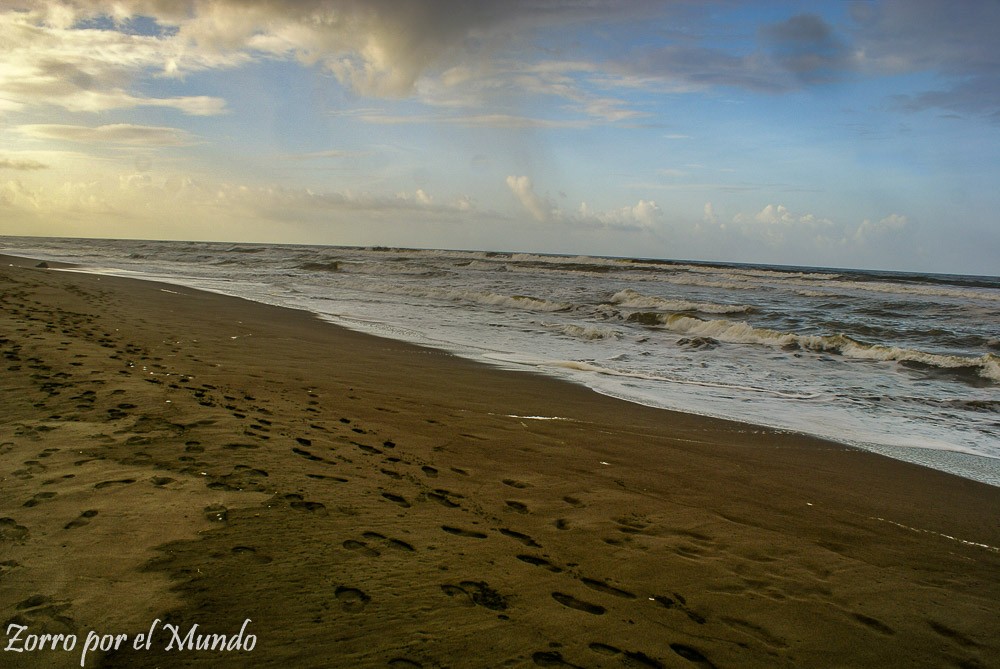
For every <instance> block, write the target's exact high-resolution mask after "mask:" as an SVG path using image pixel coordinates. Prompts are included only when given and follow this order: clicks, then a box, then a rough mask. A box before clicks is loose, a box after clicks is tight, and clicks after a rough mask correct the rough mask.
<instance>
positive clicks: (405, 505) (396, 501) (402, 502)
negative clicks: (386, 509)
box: [382, 492, 410, 509]
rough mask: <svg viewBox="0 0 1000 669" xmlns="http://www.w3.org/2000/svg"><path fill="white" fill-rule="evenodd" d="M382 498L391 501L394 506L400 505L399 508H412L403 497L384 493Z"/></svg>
mask: <svg viewBox="0 0 1000 669" xmlns="http://www.w3.org/2000/svg"><path fill="white" fill-rule="evenodd" d="M382 497H385V498H386V499H387V500H389V501H390V502H392V503H393V504H398V505H399V506H401V507H403V508H404V509H409V508H410V503H409V502H407V501H406V498H405V497H401V496H400V495H394V494H393V493H391V492H384V493H382Z"/></svg>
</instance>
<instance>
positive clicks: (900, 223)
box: [853, 214, 909, 244]
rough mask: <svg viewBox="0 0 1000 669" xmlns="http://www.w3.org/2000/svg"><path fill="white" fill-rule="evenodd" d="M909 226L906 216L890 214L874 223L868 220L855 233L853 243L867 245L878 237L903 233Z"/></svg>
mask: <svg viewBox="0 0 1000 669" xmlns="http://www.w3.org/2000/svg"><path fill="white" fill-rule="evenodd" d="M908 224H909V221H908V219H907V218H906V216H903V215H901V214H889V215H888V216H886V217H885V218H883V219H880V220H879V221H877V222H874V223H873V222H872V221H871V220H869V219H867V218H866V219H865V220H863V221H862V222H861V225H859V226H858V229H857V230H856V231H855V232H854V235H853V241H854V242H856V243H858V244H866V243H868V242H869V241H871V240H872V239H875V238H878V237H883V236H886V235H894V234H898V233H901V232H902V231H903V230H904V229H905V228H906V227H907V225H908Z"/></svg>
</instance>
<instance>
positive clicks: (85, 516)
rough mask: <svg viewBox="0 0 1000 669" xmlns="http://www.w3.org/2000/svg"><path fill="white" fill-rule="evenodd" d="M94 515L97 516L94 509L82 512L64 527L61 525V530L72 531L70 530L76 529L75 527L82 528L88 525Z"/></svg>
mask: <svg viewBox="0 0 1000 669" xmlns="http://www.w3.org/2000/svg"><path fill="white" fill-rule="evenodd" d="M96 515H97V511H96V510H94V509H88V510H86V511H84V512H83V513H81V514H80V515H79V516H78V517H76V518H74V519H73V520H71V521H69V522H68V523H66V524H65V525H63V529H64V530H72V529H76V528H77V527H83V526H84V525H89V524H90V519H91V518H93V517H94V516H96Z"/></svg>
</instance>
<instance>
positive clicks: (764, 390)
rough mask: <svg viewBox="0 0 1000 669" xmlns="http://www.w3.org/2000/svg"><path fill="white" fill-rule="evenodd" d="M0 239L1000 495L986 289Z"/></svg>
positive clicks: (998, 374) (721, 270)
mask: <svg viewBox="0 0 1000 669" xmlns="http://www.w3.org/2000/svg"><path fill="white" fill-rule="evenodd" d="M0 246H2V247H3V248H4V250H5V251H6V252H9V253H15V254H17V253H20V254H23V255H28V256H31V257H37V258H40V259H52V260H64V261H69V262H76V263H80V264H82V265H85V266H87V267H88V268H90V271H101V272H107V273H112V274H122V275H128V276H139V277H146V278H155V279H160V280H164V281H169V282H174V283H178V284H183V285H188V286H191V287H196V288H202V289H207V290H212V291H216V292H221V293H226V294H230V295H237V296H241V297H246V298H249V299H253V300H257V301H261V302H266V303H269V304H276V305H282V306H290V307H295V308H299V309H306V310H309V311H313V312H315V313H317V314H319V315H321V316H322V317H324V318H327V319H329V320H330V321H332V322H335V323H338V324H340V325H344V326H347V327H351V328H355V329H359V330H364V331H368V332H372V333H374V334H378V335H382V336H387V337H394V338H398V339H405V340H408V341H413V342H416V343H420V344H424V345H428V346H436V347H440V348H445V349H448V350H450V351H454V352H456V353H458V354H460V355H464V356H468V357H472V358H476V359H481V360H486V361H490V362H492V363H494V364H498V365H502V366H504V367H509V368H514V369H531V370H535V371H541V372H544V373H547V374H551V375H554V376H559V377H563V378H568V379H571V380H573V381H576V382H578V383H583V384H585V385H587V386H589V387H591V388H593V389H594V390H596V391H598V392H601V393H605V394H608V395H612V396H615V397H620V398H623V399H626V400H629V401H633V402H638V403H642V404H647V405H651V406H657V407H663V408H670V409H678V410H682V411H688V412H694V413H699V414H704V415H711V416H719V417H724V418H732V419H738V420H742V421H746V422H749V423H754V424H759V425H766V426H769V427H776V428H780V429H786V430H794V431H800V432H806V433H809V434H814V435H817V436H822V437H827V438H832V439H835V440H838V441H841V442H847V443H850V444H853V445H856V446H860V447H863V448H868V449H870V450H874V451H878V452H882V453H885V454H888V455H891V456H893V457H897V458H900V459H904V460H910V461H914V462H918V463H920V464H924V465H927V466H931V467H935V468H938V469H943V470H945V471H951V472H954V473H958V474H960V475H962V476H966V477H968V478H973V479H976V480H981V481H985V482H988V483H991V484H993V485H1000V437H998V435H1000V278H997V277H967V276H943V275H919V274H901V273H888V272H859V271H850V270H821V269H814V268H784V267H762V266H745V265H739V266H737V265H713V264H700V263H682V262H667V261H655V260H641V259H615V258H595V257H579V256H578V257H565V256H548V255H535V254H518V253H515V254H507V253H487V252H471V251H469V252H467V251H413V250H401V249H370V248H369V249H360V248H337V247H310V246H296V245H253V244H241V245H234V244H227V243H204V242H148V241H108V240H68V239H38V238H3V239H2V240H0Z"/></svg>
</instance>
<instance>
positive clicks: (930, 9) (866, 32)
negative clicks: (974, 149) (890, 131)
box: [852, 0, 1000, 122]
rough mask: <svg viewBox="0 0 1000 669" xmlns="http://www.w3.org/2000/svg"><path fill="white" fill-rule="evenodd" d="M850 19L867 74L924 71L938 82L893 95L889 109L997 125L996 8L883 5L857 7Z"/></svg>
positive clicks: (999, 24) (891, 1)
mask: <svg viewBox="0 0 1000 669" xmlns="http://www.w3.org/2000/svg"><path fill="white" fill-rule="evenodd" d="M852 14H853V17H854V19H855V21H856V22H857V24H858V30H857V45H856V46H857V51H858V53H859V54H860V62H861V63H862V64H863V65H864V67H865V68H866V70H867V71H869V72H872V73H875V74H889V75H894V74H909V73H918V72H924V73H930V74H933V75H936V76H937V78H938V80H939V81H940V84H941V86H940V88H936V89H933V90H924V91H919V92H916V93H912V94H908V95H897V96H894V97H893V98H892V103H893V106H894V108H896V109H898V110H902V111H907V112H916V111H923V110H928V109H940V110H944V111H948V112H958V113H961V114H972V115H977V116H981V117H986V118H988V119H990V120H992V121H995V122H1000V40H997V39H996V36H997V34H998V33H1000V3H995V2H979V3H974V4H973V5H968V6H964V5H955V4H951V3H946V2H937V1H935V0H885V1H884V2H881V3H877V4H869V3H858V4H857V5H854V6H853V7H852Z"/></svg>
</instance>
